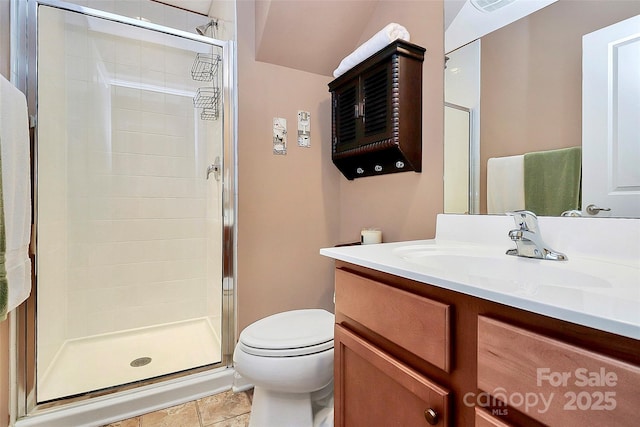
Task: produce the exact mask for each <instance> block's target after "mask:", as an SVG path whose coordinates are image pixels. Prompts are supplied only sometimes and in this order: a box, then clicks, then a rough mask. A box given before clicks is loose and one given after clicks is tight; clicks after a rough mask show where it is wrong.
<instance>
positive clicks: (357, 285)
mask: <svg viewBox="0 0 640 427" xmlns="http://www.w3.org/2000/svg"><path fill="white" fill-rule="evenodd" d="M335 286H336V327H335V365H334V366H335V425H336V426H338V427H357V426H367V427H369V426H378V425H380V426H387V425H398V426H420V425H423V426H428V425H430V424H429V421H432V422H434V423H435V424H434V425H440V426H463V427H464V426H478V427H486V426H496V427H506V426H533V427H535V426H545V425H546V426H561V427H566V426H578V425H579V426H591V425H594V426H596V425H598V426H600V425H610V426H614V425H615V426H616V427H618V426H635V425H637V415H636V414H637V404H638V402H639V401H638V397H637V396H638V395H640V343H639V342H638V340H635V339H632V338H628V337H623V336H619V335H615V334H611V333H608V332H604V331H601V330H596V329H592V328H588V327H585V326H581V325H577V324H574V323H569V322H565V321H561V320H558V319H554V318H551V317H548V316H543V315H539V314H536V313H533V312H529V311H524V310H521V309H517V308H513V307H509V306H506V305H503V304H498V303H495V302H492V301H489V300H485V299H481V298H477V297H473V296H470V295H466V294H462V293H459V292H455V291H452V290H448V289H444V288H440V287H437V286H432V285H429V284H425V283H421V282H417V281H414V280H410V279H406V278H402V277H398V276H395V275H391V274H388V273H383V272H380V271H377V270H373V269H369V268H365V267H362V266H359V265H355V264H351V263H347V262H344V261H338V260H337V261H336V274H335ZM562 378H564V379H565V380H566V383H567V384H566V385H564V383H563V382H558V381H561V379H562ZM538 384H540V385H538ZM574 394H575V398H574ZM534 396H535V397H536V398H537V399H538V400H536V401H535V402H534V401H533V399H534ZM542 398H544V399H545V401H546V402H548V401H549V399H552V400H553V403H552V404H551V405H549V406H548V407H547V406H544V403H543V400H542ZM500 399H503V400H500ZM526 399H529V405H528V407H527V405H526V404H525V403H526V402H527V400H526ZM504 400H506V402H504ZM534 403H535V404H534ZM430 417H431V418H430ZM434 418H435V419H434Z"/></svg>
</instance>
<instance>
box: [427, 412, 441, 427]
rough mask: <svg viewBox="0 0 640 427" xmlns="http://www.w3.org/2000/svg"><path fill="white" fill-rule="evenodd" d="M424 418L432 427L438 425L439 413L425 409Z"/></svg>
mask: <svg viewBox="0 0 640 427" xmlns="http://www.w3.org/2000/svg"><path fill="white" fill-rule="evenodd" d="M424 418H425V419H426V420H427V422H428V423H429V424H430V425H432V426H434V425H436V424H438V413H437V412H436V411H434V410H433V409H431V408H429V409H425V411H424Z"/></svg>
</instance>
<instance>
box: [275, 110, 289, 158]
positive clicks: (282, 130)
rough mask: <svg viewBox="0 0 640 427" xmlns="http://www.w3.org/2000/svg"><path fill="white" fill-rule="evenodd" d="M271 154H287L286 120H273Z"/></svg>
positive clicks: (278, 118)
mask: <svg viewBox="0 0 640 427" xmlns="http://www.w3.org/2000/svg"><path fill="white" fill-rule="evenodd" d="M273 154H281V155H284V154H287V119H283V118H281V117H274V118H273Z"/></svg>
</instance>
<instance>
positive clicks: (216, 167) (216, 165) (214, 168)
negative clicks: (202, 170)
mask: <svg viewBox="0 0 640 427" xmlns="http://www.w3.org/2000/svg"><path fill="white" fill-rule="evenodd" d="M221 169H222V164H221V163H220V156H217V157H216V159H215V160H214V161H213V163H212V164H210V165H209V166H208V167H207V179H209V175H211V172H213V177H214V178H215V179H216V181H220V171H221Z"/></svg>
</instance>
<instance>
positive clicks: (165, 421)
mask: <svg viewBox="0 0 640 427" xmlns="http://www.w3.org/2000/svg"><path fill="white" fill-rule="evenodd" d="M252 397H253V390H249V391H246V392H242V393H233V392H232V391H227V392H224V393H220V394H216V395H213V396H208V397H203V398H202V399H198V400H194V401H192V402H187V403H185V404H182V405H178V406H174V407H171V408H167V409H163V410H160V411H156V412H151V413H149V414H144V415H140V416H139V417H135V418H130V419H127V420H123V421H118V422H116V423H112V424H109V425H107V426H104V427H247V426H248V425H249V414H250V412H251V398H252Z"/></svg>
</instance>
